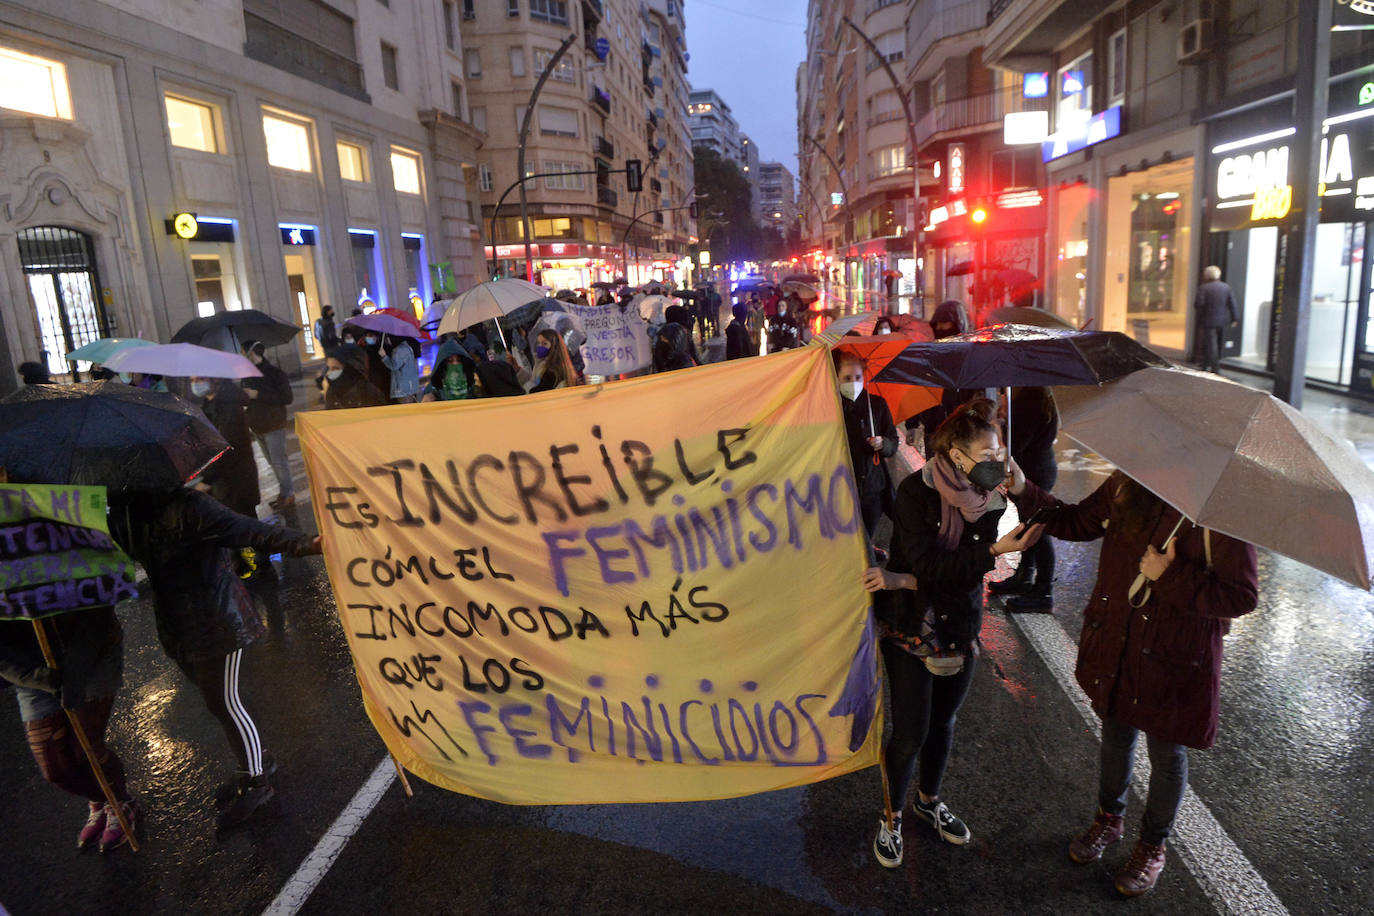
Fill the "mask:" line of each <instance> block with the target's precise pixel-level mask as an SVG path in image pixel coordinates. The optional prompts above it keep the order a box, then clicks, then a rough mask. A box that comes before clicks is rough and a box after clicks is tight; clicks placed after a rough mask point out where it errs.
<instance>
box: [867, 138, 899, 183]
mask: <svg viewBox="0 0 1374 916" xmlns="http://www.w3.org/2000/svg"><path fill="white" fill-rule="evenodd" d="M904 168H906V144H903V143H898V144H896V145H895V146H884V147H881V148H879V149H875V150H874V151H873V177H874V178H882V177H883V176H885V175H892V174H894V173H896V172H900V171H901V170H902V169H904Z"/></svg>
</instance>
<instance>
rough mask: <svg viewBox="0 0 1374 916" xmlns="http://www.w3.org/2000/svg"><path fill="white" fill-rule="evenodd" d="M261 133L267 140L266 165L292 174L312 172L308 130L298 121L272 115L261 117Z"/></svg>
mask: <svg viewBox="0 0 1374 916" xmlns="http://www.w3.org/2000/svg"><path fill="white" fill-rule="evenodd" d="M262 133H263V136H264V137H265V138H266V139H267V164H268V165H273V166H276V167H277V168H279V169H290V170H291V171H293V172H309V171H313V166H312V165H311V158H310V129H309V128H307V127H306V126H305V125H304V124H302V123H301V122H299V121H288V120H286V119H285V118H278V117H274V116H272V115H263V116H262Z"/></svg>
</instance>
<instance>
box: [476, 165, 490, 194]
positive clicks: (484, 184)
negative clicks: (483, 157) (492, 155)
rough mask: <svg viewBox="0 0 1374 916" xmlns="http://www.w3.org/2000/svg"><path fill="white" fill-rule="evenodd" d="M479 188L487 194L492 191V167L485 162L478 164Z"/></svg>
mask: <svg viewBox="0 0 1374 916" xmlns="http://www.w3.org/2000/svg"><path fill="white" fill-rule="evenodd" d="M477 187H478V188H480V189H481V190H483V191H487V192H490V191H491V190H492V181H491V166H489V165H487V164H486V163H485V162H479V163H477Z"/></svg>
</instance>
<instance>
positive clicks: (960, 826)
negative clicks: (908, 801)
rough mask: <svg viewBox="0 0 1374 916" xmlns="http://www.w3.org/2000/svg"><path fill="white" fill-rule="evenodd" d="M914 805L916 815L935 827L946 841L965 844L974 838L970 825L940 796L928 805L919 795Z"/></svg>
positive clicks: (956, 844) (960, 844) (958, 844)
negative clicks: (951, 810)
mask: <svg viewBox="0 0 1374 916" xmlns="http://www.w3.org/2000/svg"><path fill="white" fill-rule="evenodd" d="M912 807H913V808H914V809H915V811H916V816H917V817H919V818H921V819H923V820H924V821H926V822H927V823H928V824H930V825H931V826H932V827H934V828H935V832H936V833H938V834H940V839H942V840H944V841H945V842H946V843H953V844H954V845H955V846H963V845H964V844H965V843H967V842H968V841H969V840H971V839H972V838H973V834H971V833H969V829H968V826H967V825H965V824H964V822H963V821H961V820H959V818H957V817H955V816H954V815H953V814H952V813H951V812H950V810H949V808H948V807H946V806H945V803H944V802H942V801H940V800H939V799H938V798H937V799H935V800H934V801H933V802H931V803H930V804H928V805H927V804H926V803H924V802H922V801H921V797H920V796H919V795H918V796H916V802H915V804H914V805H913V806H912Z"/></svg>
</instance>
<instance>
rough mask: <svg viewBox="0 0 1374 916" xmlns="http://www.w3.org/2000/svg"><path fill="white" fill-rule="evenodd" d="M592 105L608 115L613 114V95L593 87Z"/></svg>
mask: <svg viewBox="0 0 1374 916" xmlns="http://www.w3.org/2000/svg"><path fill="white" fill-rule="evenodd" d="M591 103H592V104H593V105H595V106H596V107H597V108H600V109H601V110H602V111H603V112H605V113H606V114H610V113H611V93H610V92H609V91H608V90H605V89H602V88H600V87H598V86H593V87H592V97H591Z"/></svg>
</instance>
